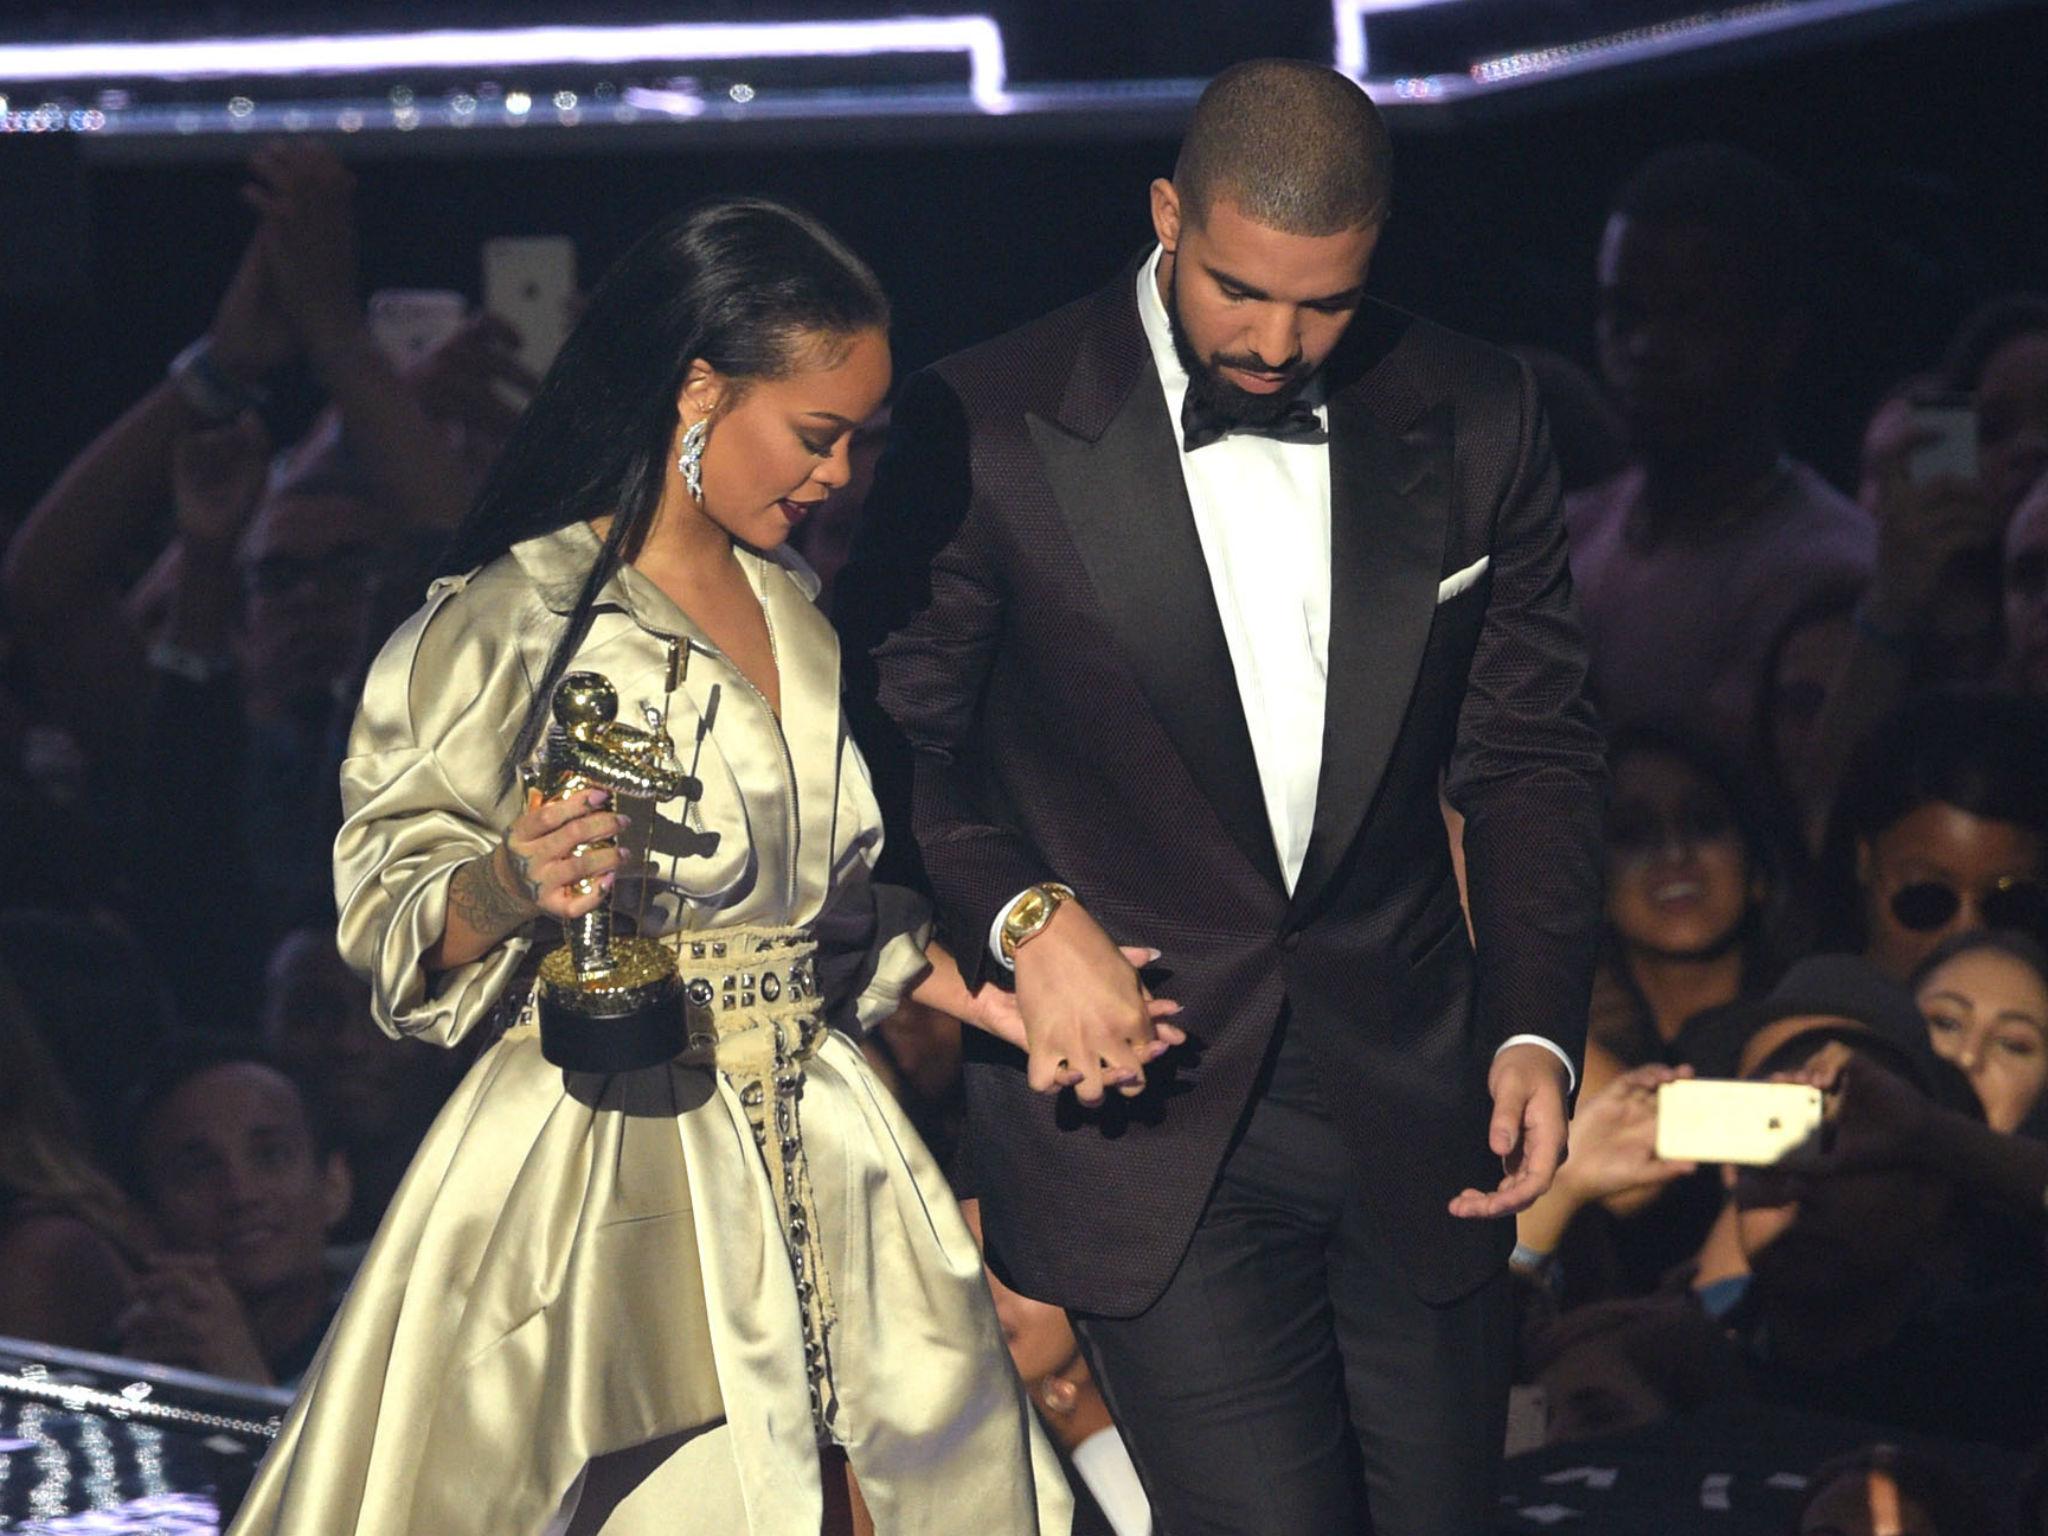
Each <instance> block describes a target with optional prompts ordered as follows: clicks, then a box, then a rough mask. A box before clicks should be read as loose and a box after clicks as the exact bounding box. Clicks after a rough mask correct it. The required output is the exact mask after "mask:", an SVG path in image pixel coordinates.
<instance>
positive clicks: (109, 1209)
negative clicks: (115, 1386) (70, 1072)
mask: <svg viewBox="0 0 2048 1536" xmlns="http://www.w3.org/2000/svg"><path fill="white" fill-rule="evenodd" d="M136 1245H137V1233H136V1231H135V1225H134V1220H133V1217H132V1215H131V1213H130V1211H129V1209H128V1203H127V1201H126V1200H124V1199H123V1198H122V1197H121V1192H120V1190H119V1189H118V1188H117V1187H116V1186H115V1184H114V1181H113V1180H112V1179H110V1178H108V1177H107V1175H106V1174H104V1173H102V1172H101V1171H100V1169H99V1168H98V1167H97V1166H96V1165H95V1164H94V1162H93V1159H92V1155H91V1153H90V1152H89V1151H88V1150H87V1146H86V1140H85V1135H84V1131H83V1129H82V1122H81V1120H80V1117H79V1114H78V1109H77V1106H76V1105H75V1104H74V1103H73V1102H72V1097H71V1093H70V1091H69V1090H68V1089H67V1088H66V1087H65V1085H64V1080H63V1078H62V1077H61V1076H60V1075H59V1074H58V1071H57V1067H56V1063H55V1062H54V1061H53V1060H52V1059H51V1056H50V1052H49V1050H48V1048H47V1047H45V1045H44V1044H43V1041H42V1039H41V1038H40V1036H39V1035H38V1034H37V1031H36V1027H35V1025H34V1023H33V1022H32V1021H31V1020H30V1018H29V1017H28V1010H27V1007H26V1006H25V1005H24V1004H23V1002H22V1000H21V997H20V995H19V994H18V993H17V992H16V990H15V988H14V985H13V983H12V982H11V981H10V980H8V979H6V977H5V976H4V975H0V1334H4V1335H8V1336H11V1337H13V1338H20V1339H38V1340H41V1341H43V1342H44V1343H48V1344H62V1345H67V1346H69V1347H71V1348H73V1349H95V1350H104V1349H110V1348H112V1347H113V1346H114V1344H115V1342H116V1339H115V1320H116V1319H117V1318H118V1317H119V1316H120V1313H121V1310H122V1308H123V1307H124V1306H125V1305H126V1304H127V1300H128V1287H129V1282H130V1273H131V1272H130V1269H129V1262H128V1260H129V1256H130V1255H132V1254H133V1253H134V1252H135V1251H136Z"/></svg>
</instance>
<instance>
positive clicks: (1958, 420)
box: [1906, 395, 1977, 485]
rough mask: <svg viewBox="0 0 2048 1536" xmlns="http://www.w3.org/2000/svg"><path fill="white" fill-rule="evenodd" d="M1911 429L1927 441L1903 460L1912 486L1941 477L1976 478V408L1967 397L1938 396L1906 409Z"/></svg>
mask: <svg viewBox="0 0 2048 1536" xmlns="http://www.w3.org/2000/svg"><path fill="white" fill-rule="evenodd" d="M1908 416H1909V419H1910V420H1911V421H1912V423H1913V426H1914V428H1915V429H1916V430H1917V431H1919V432H1921V433H1924V434H1926V435H1927V437H1928V441H1926V442H1924V443H1922V444H1921V445H1920V446H1919V447H1918V448H1915V449H1914V450H1913V452H1912V454H1911V456H1910V457H1909V458H1908V459H1907V460H1906V474H1907V477H1908V478H1909V479H1911V480H1912V482H1913V483H1914V484H1915V485H1918V484H1920V483H1922V482H1923V481H1927V480H1933V479H1936V478H1939V477H1944V476H1953V477H1954V478H1955V479H1958V480H1974V479H1976V478H1977V408H1976V406H1974V405H1972V404H1971V403H1970V400H1969V397H1968V396H1966V395H1937V396H1930V397H1928V398H1926V399H1923V400H1917V401H1915V402H1914V403H1913V404H1912V405H1911V406H1910V407H1908Z"/></svg>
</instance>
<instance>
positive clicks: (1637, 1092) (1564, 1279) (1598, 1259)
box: [1513, 1064, 1721, 1311]
mask: <svg viewBox="0 0 2048 1536" xmlns="http://www.w3.org/2000/svg"><path fill="white" fill-rule="evenodd" d="M1691 1076H1692V1068H1690V1067H1668V1066H1663V1065H1659V1064H1652V1065H1650V1066H1644V1067H1636V1068H1634V1069H1633V1070H1631V1071H1627V1072H1623V1073H1621V1074H1620V1075H1618V1076H1615V1077H1610V1078H1608V1079H1607V1080H1606V1082H1604V1083H1603V1084H1602V1085H1601V1086H1600V1087H1598V1088H1597V1089H1595V1088H1592V1087H1590V1085H1589V1087H1588V1089H1587V1090H1586V1091H1583V1092H1582V1093H1581V1094H1580V1096H1579V1101H1578V1104H1577V1106H1576V1107H1575V1108H1574V1109H1573V1111H1572V1123H1571V1156H1570V1157H1568V1158H1566V1159H1565V1160H1564V1162H1563V1163H1562V1164H1561V1165H1560V1166H1559V1167H1558V1170H1557V1178H1556V1179H1555V1180H1554V1181H1553V1182H1552V1184H1551V1186H1550V1188H1549V1189H1548V1190H1547V1191H1546V1192H1545V1193H1544V1194H1543V1195H1542V1196H1541V1197H1540V1198H1539V1199H1538V1200H1537V1201H1536V1203H1535V1204H1534V1205H1532V1206H1530V1207H1529V1208H1528V1209H1527V1210H1525V1211H1523V1212H1521V1213H1520V1214H1519V1215H1518V1216H1516V1218H1515V1251H1514V1259H1513V1264H1514V1268H1515V1270H1516V1272H1517V1273H1518V1274H1519V1275H1520V1276H1521V1277H1522V1278H1523V1279H1525V1280H1528V1281H1531V1282H1534V1283H1536V1284H1538V1285H1540V1286H1542V1287H1543V1288H1544V1289H1545V1290H1547V1291H1548V1292H1549V1293H1550V1295H1551V1296H1552V1298H1553V1299H1554V1300H1555V1302H1556V1304H1557V1306H1558V1307H1559V1308H1560V1309H1562V1310H1567V1311H1569V1310H1570V1309H1572V1308H1573V1307H1577V1306H1584V1305H1586V1304H1587V1303H1589V1302H1592V1301H1598V1300H1602V1299H1605V1298H1607V1297H1610V1296H1616V1295H1641V1294H1645V1293H1647V1292H1648V1291H1649V1290H1651V1289H1652V1288H1653V1286H1654V1284H1655V1282H1656V1281H1657V1280H1658V1279H1660V1278H1661V1276H1662V1274H1663V1271H1664V1270H1665V1269H1667V1268H1669V1267H1670V1266H1671V1265H1672V1264H1675V1263H1677V1262H1680V1261H1681V1260H1683V1259H1684V1258H1685V1257H1686V1256H1687V1255H1689V1254H1691V1253H1693V1252H1694V1251H1695V1250H1697V1249H1698V1247H1699V1245H1700V1243H1701V1242H1702V1240H1704V1238H1705V1237H1706V1234H1707V1230H1708V1228H1709V1227H1710V1226H1711V1225H1712V1224H1713V1221H1714V1218H1715V1216H1716V1215H1717V1214H1718V1212H1719V1211H1720V1208H1721V1199H1720V1192H1719V1191H1720V1186H1719V1182H1718V1180H1716V1179H1715V1178H1714V1177H1713V1176H1712V1175H1711V1174H1706V1175H1702V1174H1701V1170H1700V1169H1698V1168H1697V1167H1696V1166H1695V1165H1694V1164H1692V1163H1682V1162H1666V1161H1664V1160H1662V1159H1660V1158H1659V1157H1658V1156H1657V1090H1658V1088H1660V1087H1661V1086H1662V1085H1663V1084H1665V1083H1668V1082H1673V1081H1676V1080H1678V1079H1680V1078H1687V1077H1691ZM1693 1179H1697V1180H1698V1182H1699V1184H1700V1185H1701V1188H1700V1189H1699V1190H1698V1191H1697V1192H1695V1193H1693V1195H1692V1197H1691V1198H1690V1199H1687V1200H1686V1201H1685V1207H1686V1208H1685V1209H1684V1211H1683V1212H1682V1214H1681V1213H1679V1212H1677V1211H1673V1212H1672V1213H1670V1214H1669V1215H1667V1217H1666V1219H1665V1220H1663V1221H1662V1222H1656V1223H1654V1224H1652V1223H1645V1227H1653V1228H1654V1230H1653V1231H1650V1232H1646V1233H1645V1234H1644V1235H1642V1236H1639V1235H1638V1228H1637V1225H1636V1223H1637V1219H1638V1218H1640V1217H1642V1215H1643V1213H1644V1212H1645V1211H1646V1210H1647V1209H1649V1208H1650V1207H1652V1206H1653V1205H1655V1204H1656V1203H1657V1202H1658V1201H1659V1200H1660V1199H1661V1198H1665V1197H1667V1193H1668V1191H1670V1190H1671V1188H1672V1186H1673V1185H1674V1184H1676V1183H1679V1182H1680V1181H1689V1180H1693ZM1601 1216H1604V1217H1606V1218H1607V1219H1606V1220H1605V1221H1599V1222H1596V1223H1594V1224H1593V1225H1591V1226H1590V1227H1589V1225H1588V1218H1595V1217H1601ZM1645 1249H1648V1250H1650V1251H1648V1252H1645V1251H1644V1250H1645Z"/></svg>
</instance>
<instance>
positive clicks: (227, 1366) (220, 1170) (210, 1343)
mask: <svg viewBox="0 0 2048 1536" xmlns="http://www.w3.org/2000/svg"><path fill="white" fill-rule="evenodd" d="M128 1132H129V1137H130V1152H129V1159H128V1176H129V1179H130V1182H131V1184H132V1186H133V1188H134V1190H135V1193H136V1195H137V1197H138V1198H139V1199H140V1201H141V1204H142V1208H143V1211H144V1213H145V1214H146V1215H147V1216H148V1217H149V1219H150V1221H151V1222H152V1223H153V1224H154V1226H155V1228H156V1231H157V1235H158V1237H159V1239H160V1240H161V1244H162V1246H161V1248H160V1250H159V1251H158V1252H156V1253H155V1254H153V1255H152V1257H151V1258H150V1260H149V1261H148V1263H147V1264H146V1266H145V1267H144V1269H143V1271H142V1273H141V1275H140V1276H139V1277H138V1278H137V1280H136V1286H135V1301H134V1304H133V1305H132V1306H131V1307H130V1308H129V1310H128V1313H127V1315H126V1316H125V1318H124V1319H123V1321H122V1329H121V1333H122V1351H123V1353H126V1354H132V1355H136V1356H139V1357H141V1358H142V1359H145V1360H158V1361H162V1362H164V1363H166V1364H170V1365H182V1366H187V1367H190V1368H192V1369H195V1370H202V1371H208V1372H211V1373H213V1374H214V1375H217V1376H227V1377H232V1378H234V1379H237V1380H241V1381H253V1382H259V1383H265V1384H270V1383H275V1384H277V1385H281V1386H290V1385H292V1384H293V1383H295V1382H296V1381H297V1380H298V1378H299V1376H300V1375H301V1374H302V1373H303V1372H304V1371H305V1369H306V1367H307V1366H308V1365H309V1364H311V1363H312V1359H313V1354H314V1351H315V1350H316V1349H318V1347H319V1344H320V1340H321V1338H322V1336H323V1335H324V1334H325V1333H326V1330H327V1325H328V1323H329V1322H330V1321H331V1320H332V1319H333V1316H334V1312H335V1310H336V1308H337V1307H338V1306H339V1305H340V1290H341V1284H342V1280H341V1277H338V1276H337V1275H335V1274H334V1273H332V1272H331V1271H330V1269H329V1267H328V1263H327V1258H326V1243H327V1237H328V1234H329V1233H330V1232H331V1231H333V1229H334V1227H335V1226H336V1225H337V1224H338V1223H339V1222H340V1220H341V1218H342V1216H343V1214H344V1213H345V1212H346V1211H347V1210H348V1205H349V1171H348V1159H347V1157H346V1155H345V1154H344V1153H343V1152H342V1151H341V1149H340V1147H339V1146H338V1145H336V1144H335V1143H334V1142H333V1141H332V1140H331V1139H330V1136H329V1134H328V1129H327V1124H326V1121H325V1118H324V1117H323V1116H322V1115H321V1114H320V1113H319V1112H318V1111H317V1110H316V1108H315V1106H314V1103H313V1101H312V1100H311V1099H310V1098H309V1097H308V1095H307V1094H306V1092H305V1091H304V1090H303V1089H302V1088H301V1087H300V1085H299V1084H297V1083H295V1082H294V1081H293V1080H292V1079H291V1078H289V1077H287V1076H286V1075H285V1074H284V1073H283V1072H281V1071H279V1070H278V1069H277V1068H276V1067H274V1066H272V1065H270V1064H269V1062H268V1061H266V1060H265V1059H264V1058H263V1056H262V1055H261V1054H260V1053H258V1052H256V1051H254V1050H253V1049H251V1048H249V1047H244V1046H236V1045H233V1044H227V1043H217V1042H212V1041H206V1040H187V1041H180V1042H178V1045H177V1047H176V1048H174V1049H172V1050H169V1051H166V1052H164V1053H163V1054H162V1056H161V1058H160V1059H159V1060H158V1061H157V1062H156V1063H155V1064H154V1067H153V1070H152V1071H151V1073H150V1075H149V1077H148V1078H147V1080H146V1081H145V1082H144V1084H143V1086H142V1089H141V1091H140V1092H139V1094H138V1095H137V1097H136V1099H135V1100H134V1101H133V1102H132V1103H131V1105H130V1106H129V1111H128Z"/></svg>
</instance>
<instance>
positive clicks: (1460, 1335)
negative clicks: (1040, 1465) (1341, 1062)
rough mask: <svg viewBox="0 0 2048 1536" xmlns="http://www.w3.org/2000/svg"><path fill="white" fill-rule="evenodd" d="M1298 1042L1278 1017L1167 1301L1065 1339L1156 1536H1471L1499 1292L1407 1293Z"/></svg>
mask: <svg viewBox="0 0 2048 1536" xmlns="http://www.w3.org/2000/svg"><path fill="white" fill-rule="evenodd" d="M1297 1035H1298V1032H1297V1031H1292V1030H1289V1029H1288V1028H1287V1027H1286V1023H1285V1021H1283V1023H1282V1026H1281V1036H1280V1039H1279V1041H1278V1042H1277V1044H1276V1046H1275V1050H1274V1053H1273V1055H1272V1057H1271V1058H1270V1059H1269V1062H1268V1065H1267V1070H1266V1075H1265V1079H1264V1081H1263V1082H1262V1084H1261V1088H1260V1090H1259V1091H1257V1093H1256V1095H1255V1098H1254V1101H1253V1105H1252V1108H1251V1109H1250V1111H1249V1114H1248V1116H1247V1118H1246V1121H1245V1123H1244V1126H1243V1129H1242V1131H1241V1133H1240V1135H1239V1137H1238V1140H1237V1141H1236V1143H1235V1144H1234V1145H1233V1147H1232V1149H1231V1151H1230V1153H1229V1154H1228V1156H1227V1157H1226V1159H1225V1161H1224V1165H1223V1170H1222V1173H1221V1175H1220V1176H1219V1178H1218V1181H1217V1184H1216V1188H1215V1190H1214V1191H1213V1192H1212V1194H1211V1195H1210V1198H1209V1203H1208V1205H1207V1207H1206V1208H1205V1210H1204V1211H1203V1214H1202V1218H1201V1221H1200V1223H1199V1225H1198V1226H1197V1228H1196V1231H1195V1235H1194V1240H1193V1242H1192V1243H1191V1244H1190V1245H1189V1247H1188V1251H1187V1255H1186V1257H1185V1258H1183V1259H1182V1261H1181V1263H1180V1267H1179V1268H1178V1269H1177V1270H1176V1271H1175V1273H1174V1276H1173V1279H1172V1280H1171V1281H1170V1282H1168V1284H1167V1287H1166V1290H1165V1293H1164V1294H1163V1295H1161V1297H1160V1298H1159V1300H1158V1301H1157V1302H1155V1303H1154V1304H1153V1305H1152V1306H1151V1307H1150V1308H1149V1309H1147V1310H1146V1311H1145V1312H1143V1313H1141V1314H1139V1315H1138V1316H1137V1317H1133V1318H1106V1317H1096V1316H1092V1315H1087V1314H1081V1315H1077V1316H1076V1317H1075V1318H1074V1327H1075V1332H1076V1334H1077V1335H1078V1336H1079V1338H1080V1341H1081V1345H1082V1348H1083V1350H1084V1351H1085V1353H1086V1356H1087V1359H1088V1364H1089V1368H1090V1369H1091V1370H1092V1371H1093V1372H1094V1374H1095V1378H1096V1381H1097V1383H1098V1384H1099V1385H1100V1386H1101V1388H1102V1392H1103V1396H1104V1398H1105V1399H1106V1400H1107V1402H1108V1404H1109V1409H1110V1412H1111V1414H1112V1415H1113V1416H1114V1417H1115V1419H1116V1423H1117V1427H1118V1428H1119V1430H1121V1432H1122V1434H1123V1437H1124V1442H1125V1444H1126V1445H1128V1446H1129V1448H1130V1452H1131V1458H1132V1460H1133V1461H1134V1462H1135V1463H1136V1464H1137V1468H1138V1475H1139V1478H1140V1479H1141V1480H1142V1481H1143V1483H1144V1485H1145V1489H1146V1492H1147V1494H1148V1495H1149V1496H1150V1498H1151V1500H1152V1507H1153V1511H1154V1514H1155V1517H1156V1519H1157V1522H1158V1531H1159V1536H1336V1533H1343V1532H1354V1531H1357V1532H1371V1533H1373V1536H1484V1533H1486V1532H1490V1531H1492V1530H1493V1529H1494V1523H1495V1515H1496V1512H1497V1504H1496V1488H1497V1484H1498V1480H1499V1471H1500V1458H1501V1447H1502V1443H1503V1440H1504V1438H1505V1435H1506V1426H1507V1399H1508V1385H1509V1380H1510V1377H1511V1374H1512V1370H1513V1334H1514V1310H1513V1298H1512V1294H1511V1291H1510V1283H1509V1281H1508V1278H1507V1275H1506V1273H1505V1272H1503V1273H1502V1274H1500V1275H1498V1276H1496V1277H1495V1278H1494V1279H1492V1280H1490V1281H1488V1282H1487V1283H1486V1284H1485V1285H1483V1286H1481V1287H1480V1288H1479V1289H1478V1290H1477V1291H1475V1292H1473V1293H1472V1294H1470V1295H1467V1296H1465V1297H1462V1298H1460V1299H1459V1300H1457V1301H1454V1302H1451V1303H1449V1304H1447V1305H1443V1306H1433V1305H1430V1304H1428V1303H1425V1302H1423V1301H1422V1300H1421V1299H1419V1298H1418V1297H1417V1296H1416V1295H1415V1293H1414V1292H1413V1290H1412V1289H1411V1288H1410V1287H1409V1285H1408V1283H1407V1281H1406V1280H1405V1279H1404V1278H1403V1277H1402V1275H1401V1273H1400V1271H1399V1268H1398V1266H1397V1265H1396V1264H1395V1263H1394V1262H1393V1258H1392V1255H1390V1254H1389V1253H1388V1251H1387V1245H1386V1242H1385V1240H1384V1239H1383V1238H1382V1237H1381V1236H1380V1234H1379V1232H1378V1231H1377V1230H1376V1223H1375V1222H1374V1221H1373V1220H1372V1218H1371V1214H1370V1212H1369V1210H1368V1208H1367V1204H1366V1201H1365V1199H1364V1198H1363V1194H1362V1192H1361V1191H1360V1189H1359V1188H1358V1178H1359V1174H1358V1171H1357V1170H1358V1161H1357V1158H1356V1157H1355V1156H1354V1155H1353V1154H1352V1153H1351V1152H1350V1151H1349V1150H1348V1149H1347V1148H1346V1147H1345V1146H1344V1144H1343V1142H1342V1140H1341V1138H1340V1136H1339V1134H1338V1131H1337V1128H1336V1126H1335V1125H1334V1124H1333V1123H1332V1122H1331V1118H1330V1116H1329V1114H1328V1112H1327V1111H1326V1110H1325V1109H1324V1108H1323V1106H1322V1104H1321V1102H1320V1100H1319V1097H1318V1095H1317V1092H1316V1087H1315V1081H1316V1067H1315V1065H1314V1063H1313V1062H1312V1061H1311V1060H1310V1059H1309V1055H1308V1050H1307V1047H1306V1045H1305V1044H1304V1043H1303V1042H1301V1041H1300V1040H1299V1039H1298V1038H1297ZM1455 1193H1456V1191H1455V1190H1445V1191H1444V1199H1445V1201H1446V1202H1447V1203H1448V1201H1449V1200H1450V1197H1451V1196H1452V1195H1453V1194H1455Z"/></svg>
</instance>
